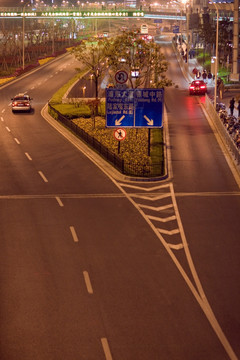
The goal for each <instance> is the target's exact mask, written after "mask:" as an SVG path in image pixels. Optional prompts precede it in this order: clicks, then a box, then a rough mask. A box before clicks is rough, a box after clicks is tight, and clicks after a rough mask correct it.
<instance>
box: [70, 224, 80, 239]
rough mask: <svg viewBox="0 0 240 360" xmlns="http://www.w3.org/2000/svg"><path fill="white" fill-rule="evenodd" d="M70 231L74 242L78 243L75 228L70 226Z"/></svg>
mask: <svg viewBox="0 0 240 360" xmlns="http://www.w3.org/2000/svg"><path fill="white" fill-rule="evenodd" d="M70 231H71V233H72V237H73V241H74V242H78V237H77V234H76V231H75V229H74V226H70Z"/></svg>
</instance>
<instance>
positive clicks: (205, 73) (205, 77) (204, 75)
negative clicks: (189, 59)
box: [202, 70, 207, 82]
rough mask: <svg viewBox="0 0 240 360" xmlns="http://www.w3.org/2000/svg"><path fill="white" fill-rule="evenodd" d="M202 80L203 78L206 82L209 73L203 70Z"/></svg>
mask: <svg viewBox="0 0 240 360" xmlns="http://www.w3.org/2000/svg"><path fill="white" fill-rule="evenodd" d="M202 78H203V80H204V82H206V80H207V72H206V70H203V73H202Z"/></svg>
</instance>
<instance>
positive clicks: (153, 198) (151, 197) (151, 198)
mask: <svg viewBox="0 0 240 360" xmlns="http://www.w3.org/2000/svg"><path fill="white" fill-rule="evenodd" d="M129 195H130V196H131V197H134V198H138V199H144V200H150V201H156V200H161V199H165V198H167V197H170V196H171V194H170V193H167V194H162V195H156V196H145V195H137V194H129Z"/></svg>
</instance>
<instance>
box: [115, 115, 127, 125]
mask: <svg viewBox="0 0 240 360" xmlns="http://www.w3.org/2000/svg"><path fill="white" fill-rule="evenodd" d="M124 118H125V115H123V116H121V117H120V119H119V120H116V121H115V125H117V126H119V125H121V123H122V120H123V119H124Z"/></svg>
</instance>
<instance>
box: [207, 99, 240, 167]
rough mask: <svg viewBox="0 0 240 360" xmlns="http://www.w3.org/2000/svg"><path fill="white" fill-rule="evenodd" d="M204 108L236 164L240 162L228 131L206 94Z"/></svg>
mask: <svg viewBox="0 0 240 360" xmlns="http://www.w3.org/2000/svg"><path fill="white" fill-rule="evenodd" d="M205 108H206V110H207V112H208V114H209V115H210V117H211V120H212V121H213V123H214V125H215V127H216V128H217V130H218V132H219V134H220V136H221V138H222V140H223V141H224V143H225V144H226V145H227V147H228V149H229V151H230V152H231V153H232V155H233V157H234V159H235V161H236V163H237V165H239V164H240V152H239V149H238V148H237V146H236V144H235V143H234V141H233V139H232V138H231V136H230V134H229V133H228V131H227V129H226V128H225V126H224V125H223V123H222V121H221V119H220V117H219V115H218V113H217V111H216V110H215V109H214V105H213V103H212V101H211V99H210V98H209V96H208V95H205Z"/></svg>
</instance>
